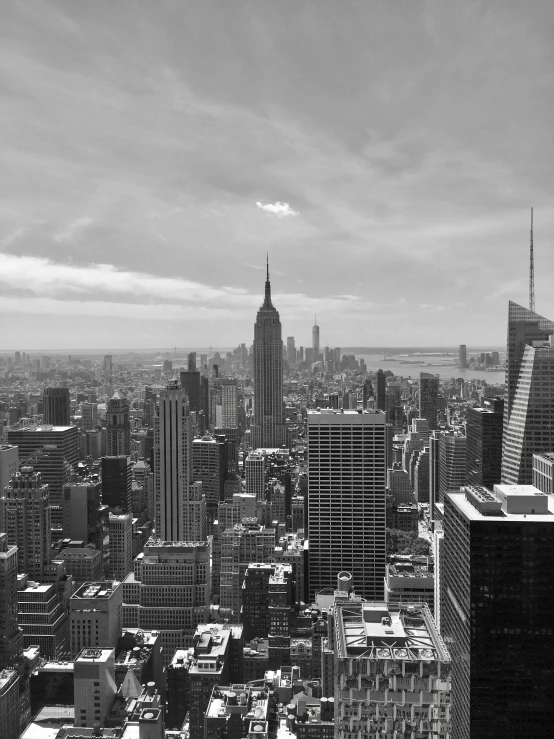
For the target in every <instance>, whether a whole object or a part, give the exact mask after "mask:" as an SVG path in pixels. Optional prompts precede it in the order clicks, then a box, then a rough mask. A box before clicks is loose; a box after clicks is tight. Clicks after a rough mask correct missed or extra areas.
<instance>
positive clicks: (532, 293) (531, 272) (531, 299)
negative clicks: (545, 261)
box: [529, 208, 535, 313]
mask: <svg viewBox="0 0 554 739" xmlns="http://www.w3.org/2000/svg"><path fill="white" fill-rule="evenodd" d="M529 310H531V311H533V313H534V312H535V257H534V255H533V208H531V235H530V240H529Z"/></svg>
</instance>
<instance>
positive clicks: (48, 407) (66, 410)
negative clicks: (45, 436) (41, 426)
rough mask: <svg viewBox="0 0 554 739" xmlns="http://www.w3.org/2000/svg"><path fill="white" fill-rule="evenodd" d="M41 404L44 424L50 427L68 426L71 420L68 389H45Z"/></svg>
mask: <svg viewBox="0 0 554 739" xmlns="http://www.w3.org/2000/svg"><path fill="white" fill-rule="evenodd" d="M42 402H43V416H44V423H46V424H49V425H51V426H69V422H70V418H71V409H70V403H69V388H67V387H45V388H44V392H43V395H42Z"/></svg>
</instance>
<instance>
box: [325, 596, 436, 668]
mask: <svg viewBox="0 0 554 739" xmlns="http://www.w3.org/2000/svg"><path fill="white" fill-rule="evenodd" d="M335 610H336V627H335V628H336V635H337V653H338V657H339V658H342V659H344V658H347V657H354V658H365V659H396V660H408V661H418V660H424V661H431V660H441V661H449V660H450V656H449V654H448V651H447V649H446V647H445V645H444V643H443V641H442V639H441V637H440V635H439V633H438V631H437V628H436V626H435V623H434V621H433V617H432V616H431V612H430V611H429V608H428V607H427V605H425V604H421V605H415V604H409V605H405V606H404V605H402V604H399V605H390V604H389V605H387V604H386V603H363V602H362V601H360V600H358V599H353V600H344V601H337V602H336V605H335Z"/></svg>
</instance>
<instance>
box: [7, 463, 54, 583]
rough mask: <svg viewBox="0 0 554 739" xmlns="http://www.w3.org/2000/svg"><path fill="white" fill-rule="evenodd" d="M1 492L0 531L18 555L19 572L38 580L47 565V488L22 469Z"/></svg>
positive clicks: (39, 476) (48, 527)
mask: <svg viewBox="0 0 554 739" xmlns="http://www.w3.org/2000/svg"><path fill="white" fill-rule="evenodd" d="M23 470H24V471H23V474H19V473H18V474H17V475H14V477H12V479H11V481H10V484H9V485H8V487H7V488H5V489H4V490H2V491H0V531H5V532H6V533H7V534H8V543H9V544H10V545H11V546H16V547H17V551H18V571H19V572H25V573H27V574H28V575H29V576H30V577H31V578H36V579H38V580H41V579H42V577H43V576H44V574H45V569H46V567H47V566H48V565H49V564H50V543H51V528H52V523H51V517H50V501H49V496H48V485H44V484H43V482H42V479H41V475H40V473H37V474H33V472H32V470H28V471H27V468H23Z"/></svg>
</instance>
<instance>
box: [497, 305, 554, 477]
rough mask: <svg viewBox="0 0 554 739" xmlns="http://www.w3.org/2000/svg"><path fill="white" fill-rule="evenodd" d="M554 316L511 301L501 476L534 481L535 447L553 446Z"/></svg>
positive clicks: (538, 450)
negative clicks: (539, 313)
mask: <svg viewBox="0 0 554 739" xmlns="http://www.w3.org/2000/svg"><path fill="white" fill-rule="evenodd" d="M553 335H554V322H552V321H549V320H548V319H547V318H543V317H542V316H539V315H537V314H536V313H533V311H530V310H528V309H527V308H523V307H522V306H520V305H517V304H516V303H512V302H511V301H510V304H509V308H508V347H507V357H506V386H507V402H506V404H505V406H504V431H503V438H502V482H505V483H511V484H514V485H515V484H520V485H523V484H530V483H531V481H532V477H533V453H539V452H544V451H551V450H552V449H554V346H553V345H552V336H553Z"/></svg>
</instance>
